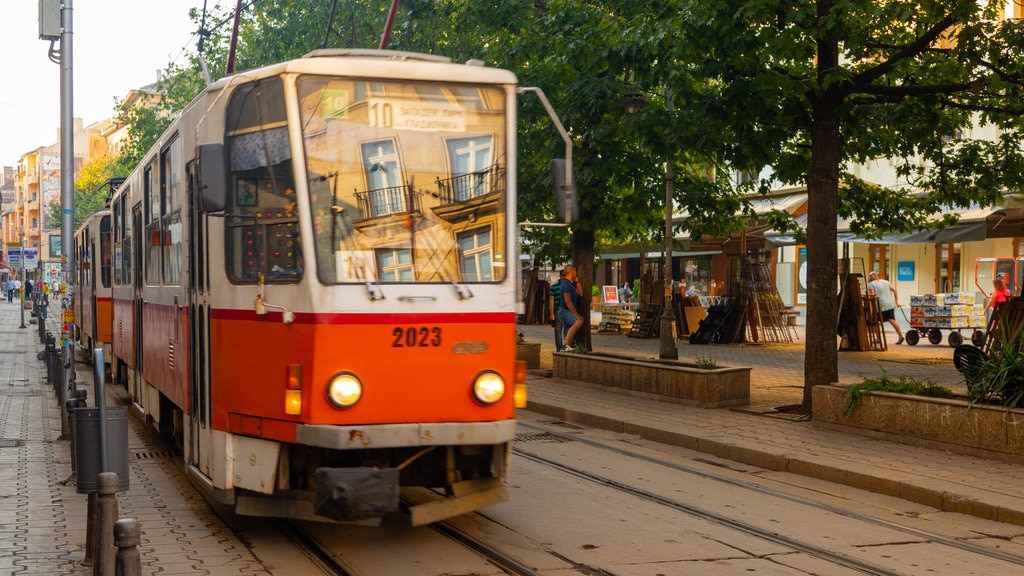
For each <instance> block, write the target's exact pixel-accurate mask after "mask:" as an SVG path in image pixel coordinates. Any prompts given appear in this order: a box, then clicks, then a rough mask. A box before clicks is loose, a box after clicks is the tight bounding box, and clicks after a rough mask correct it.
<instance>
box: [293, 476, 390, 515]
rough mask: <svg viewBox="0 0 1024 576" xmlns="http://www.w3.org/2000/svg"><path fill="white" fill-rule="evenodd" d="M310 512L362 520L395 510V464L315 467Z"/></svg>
mask: <svg viewBox="0 0 1024 576" xmlns="http://www.w3.org/2000/svg"><path fill="white" fill-rule="evenodd" d="M315 481H316V501H315V502H314V503H313V513H315V514H318V515H320V516H326V517H327V518H331V519H333V520H363V519H366V518H375V517H378V516H384V515H385V514H390V513H392V512H395V511H396V510H398V470H397V469H395V468H384V469H375V468H365V467H363V468H317V469H316V476H315Z"/></svg>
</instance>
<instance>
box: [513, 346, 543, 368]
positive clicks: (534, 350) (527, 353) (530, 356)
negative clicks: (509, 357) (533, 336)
mask: <svg viewBox="0 0 1024 576" xmlns="http://www.w3.org/2000/svg"><path fill="white" fill-rule="evenodd" d="M516 360H525V361H526V367H527V368H540V344H539V343H533V342H522V343H519V344H516Z"/></svg>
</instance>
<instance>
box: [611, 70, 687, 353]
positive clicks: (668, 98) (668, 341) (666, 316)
mask: <svg viewBox="0 0 1024 576" xmlns="http://www.w3.org/2000/svg"><path fill="white" fill-rule="evenodd" d="M662 97H663V98H665V111H667V112H668V113H669V115H670V116H671V115H672V90H671V89H669V88H667V87H666V88H665V90H664V92H663V93H662ZM620 104H621V105H622V106H625V108H626V110H627V111H628V112H629V113H630V114H633V113H635V112H637V111H638V110H640V109H641V108H643V107H644V106H646V105H647V102H646V100H645V99H644V97H643V96H642V95H641V94H639V93H638V92H635V91H633V92H629V93H628V94H626V96H625V98H624V99H623V100H622V101H621V102H620ZM674 180H675V169H674V167H673V164H672V154H671V153H669V154H667V155H666V157H665V248H664V253H663V255H662V257H663V260H662V276H663V278H664V281H665V295H664V303H663V305H662V310H661V318H660V319H659V324H658V326H659V330H658V333H659V346H658V348H659V349H658V357H659V358H661V359H663V360H675V359H677V358H679V350H678V349H677V348H676V340H675V334H673V333H672V322H673V321H674V320H675V313H674V312H673V311H672V187H673V184H674V182H673V181H674Z"/></svg>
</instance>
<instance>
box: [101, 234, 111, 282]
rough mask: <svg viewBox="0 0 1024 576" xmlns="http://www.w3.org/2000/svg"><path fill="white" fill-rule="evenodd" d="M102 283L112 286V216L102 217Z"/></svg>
mask: <svg viewBox="0 0 1024 576" xmlns="http://www.w3.org/2000/svg"><path fill="white" fill-rule="evenodd" d="M100 285H101V286H103V287H104V288H110V216H104V217H103V218H101V219H100Z"/></svg>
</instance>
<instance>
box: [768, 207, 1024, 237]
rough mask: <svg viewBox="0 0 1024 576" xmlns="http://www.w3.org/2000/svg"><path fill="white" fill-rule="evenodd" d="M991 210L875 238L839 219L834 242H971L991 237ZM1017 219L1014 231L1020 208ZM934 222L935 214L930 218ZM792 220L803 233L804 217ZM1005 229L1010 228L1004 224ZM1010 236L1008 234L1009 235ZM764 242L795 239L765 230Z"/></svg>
mask: <svg viewBox="0 0 1024 576" xmlns="http://www.w3.org/2000/svg"><path fill="white" fill-rule="evenodd" d="M993 210H1001V209H999V208H981V207H980V206H977V205H975V206H972V207H970V208H967V209H964V210H961V211H960V220H959V221H957V223H956V224H954V225H952V226H949V227H947V228H942V229H935V230H927V229H926V230H917V231H914V232H892V233H888V234H882V235H881V236H879V237H877V238H865V237H863V236H858V235H857V234H854V233H853V232H850V221H849V220H844V219H842V218H840V219H838V220H837V222H836V240H837V241H838V242H851V243H860V244H934V243H944V242H974V241H979V240H984V239H986V238H992V237H994V236H992V235H990V234H989V233H988V228H989V227H990V220H991V219H992V215H993ZM1021 212H1022V213H1021V215H1020V220H1019V221H1018V223H1017V227H1016V228H1013V229H1014V230H1021V227H1022V226H1024V208H1022V209H1021ZM934 218H936V219H938V218H939V215H936V216H934ZM793 221H794V222H795V223H796V224H797V226H799V227H800V228H801V229H802V230H807V215H806V214H804V215H801V216H797V217H796V218H794V219H793ZM1007 228H1011V226H1009V225H1007ZM1011 235H1012V234H1011ZM764 238H765V242H767V243H768V244H769V245H771V246H793V245H795V244H796V243H797V242H796V239H795V238H794V237H793V234H791V233H785V234H784V233H781V232H778V231H776V230H769V231H767V232H765V234H764Z"/></svg>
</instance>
